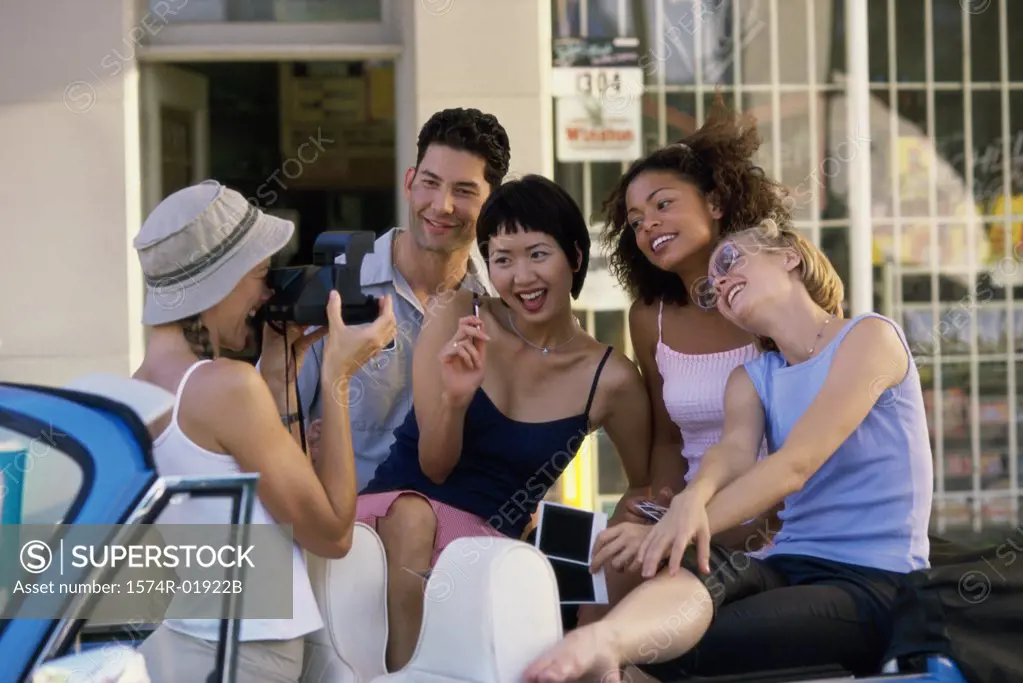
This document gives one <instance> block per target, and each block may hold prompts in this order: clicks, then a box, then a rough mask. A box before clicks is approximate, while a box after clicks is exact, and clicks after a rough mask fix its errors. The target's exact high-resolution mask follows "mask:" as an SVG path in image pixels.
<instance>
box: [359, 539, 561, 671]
mask: <svg viewBox="0 0 1023 683" xmlns="http://www.w3.org/2000/svg"><path fill="white" fill-rule="evenodd" d="M561 637H562V624H561V611H560V606H559V601H558V586H557V583H556V582H555V579H554V571H553V569H552V568H551V565H550V563H549V562H548V561H547V558H546V557H544V556H543V554H541V553H540V551H538V550H537V549H536V548H534V547H533V546H531V545H529V544H527V543H524V542H522V541H518V540H514V539H510V538H494V537H473V538H460V539H457V540H455V541H454V542H452V543H451V544H450V545H448V547H447V548H445V549H444V552H442V553H441V555H440V557H439V558H438V559H437V564H436V566H435V567H434V569H433V571H432V572H431V574H430V578H429V581H428V582H427V585H426V598H425V605H424V608H423V628H422V632H421V633H420V636H419V643H418V644H417V646H416V651H415V653H414V654H413V655H412V659H411V660H410V661H409V663H408V665H407V666H406V667H405V668H404V669H402V670H401V671H397V672H394V673H392V674H388V675H385V676H382V677H380V678H377V679H376V680H375V681H374V682H373V683H511V682H512V681H515V682H517V681H519V680H521V678H522V673H523V671H525V669H526V667H527V666H528V665H529V663H530V662H532V661H533V660H534V659H535V658H537V657H539V656H540V655H541V654H543V653H544V652H545V651H547V649H549V648H550V647H553V646H554V645H555V644H556V643H557V642H558V641H559V640H561Z"/></svg>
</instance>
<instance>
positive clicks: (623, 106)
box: [551, 38, 643, 162]
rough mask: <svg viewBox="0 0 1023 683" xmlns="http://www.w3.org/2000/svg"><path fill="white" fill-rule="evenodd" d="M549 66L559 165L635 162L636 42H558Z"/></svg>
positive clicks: (638, 145) (639, 93) (638, 111)
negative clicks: (552, 69) (550, 66)
mask: <svg viewBox="0 0 1023 683" xmlns="http://www.w3.org/2000/svg"><path fill="white" fill-rule="evenodd" d="M553 64H554V73H553V77H552V88H551V89H552V91H553V94H554V125H555V127H556V129H557V137H556V150H555V151H556V154H557V159H558V161H559V162H578V161H632V160H633V159H635V158H637V157H639V156H640V155H641V154H642V150H643V147H642V134H643V114H642V106H643V70H642V69H641V68H640V66H639V39H637V38H557V39H555V40H554V56H553Z"/></svg>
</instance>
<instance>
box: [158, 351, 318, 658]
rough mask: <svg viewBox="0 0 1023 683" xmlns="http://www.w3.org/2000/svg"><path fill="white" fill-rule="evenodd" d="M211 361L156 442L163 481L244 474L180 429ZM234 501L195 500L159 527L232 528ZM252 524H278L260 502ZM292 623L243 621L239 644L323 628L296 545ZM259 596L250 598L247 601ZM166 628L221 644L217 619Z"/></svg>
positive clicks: (164, 517)
mask: <svg viewBox="0 0 1023 683" xmlns="http://www.w3.org/2000/svg"><path fill="white" fill-rule="evenodd" d="M209 362H210V361H209V360H201V361H199V362H197V363H195V364H194V365H192V366H191V367H190V368H188V370H187V371H185V374H184V376H183V377H182V378H181V383H180V384H179V385H178V390H177V397H176V398H175V401H174V410H173V412H172V413H171V421H170V424H169V425H168V426H167V429H165V430H164V431H163V433H162V434H160V436H158V437H157V438H156V439H155V440H154V441H153V460H154V461H155V463H156V470H157V472H158V473H159V474H160V475H161V476H224V475H233V474H241V468H240V467H238V463H237V462H236V461H235V459H234V458H233V457H231V456H230V455H226V454H224V453H214V452H212V451H208V450H206V449H204V448H200V447H199V446H198V445H197V444H196V443H195V442H193V441H192V440H191V439H189V438H188V437H187V436H185V434H184V433H183V432H182V431H181V428H180V426H179V425H178V409H179V406H180V404H181V394H182V393H183V391H184V389H185V383H186V382H187V381H188V378H189V376H190V375H191V374H192V371H194V370H195V369H196V368H197V367H199V366H200V365H202V364H203V363H209ZM230 520H231V501H229V500H226V499H216V498H191V499H188V500H185V501H184V502H182V503H179V504H174V503H172V504H170V505H168V506H167V507H166V508H164V510H163V512H162V513H161V514H160V516H159V518H158V519H157V520H156V523H157V524H229V523H230ZM252 523H253V524H275V523H276V522H275V521H274V519H273V518H272V517H271V516H270V513H269V512H267V509H266V508H265V507H264V506H263V503H262V501H260V500H259V499H258V498H257V499H256V500H255V501H253V506H252ZM292 577H293V578H292V587H291V593H292V600H293V602H292V606H293V607H292V618H291V619H243V620H242V622H241V627H240V630H239V638H240V640H244V641H254V640H291V639H293V638H299V637H302V636H304V635H306V634H308V633H312V632H313V631H317V630H319V629H321V628H323V619H322V617H321V615H320V610H319V607H318V606H317V604H316V598H315V597H314V596H313V589H312V585H311V584H310V582H309V571H308V569H307V568H306V564H305V557H304V556H303V554H302V550H301V549H300V548H299V547H298V546H297V545H296V546H295V548H294V554H293V557H292ZM253 597H255V596H251V595H248V596H245V599H246V600H249V599H252V598H253ZM163 623H164V625H166V626H167V628H170V629H173V630H175V631H178V632H180V633H184V634H186V635H190V636H193V637H195V638H202V639H204V640H212V641H217V640H219V639H220V633H219V631H220V621H219V620H218V619H166V620H165V621H164V622H163Z"/></svg>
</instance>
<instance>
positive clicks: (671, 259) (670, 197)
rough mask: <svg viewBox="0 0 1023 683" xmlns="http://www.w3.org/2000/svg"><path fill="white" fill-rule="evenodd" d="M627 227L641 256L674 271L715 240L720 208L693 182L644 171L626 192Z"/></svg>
mask: <svg viewBox="0 0 1023 683" xmlns="http://www.w3.org/2000/svg"><path fill="white" fill-rule="evenodd" d="M625 206H626V211H627V220H628V223H629V227H630V228H631V229H632V230H633V231H634V232H635V234H636V245H637V246H638V247H639V250H640V251H641V252H643V255H644V256H646V258H647V259H648V260H649V261H650V262H651V263H653V264H654V265H655V266H657V267H658V268H661V269H662V270H675V269H676V268H678V266H679V265H681V264H683V263H685V262H686V261H687V260H689V259H691V258H693V257H694V256H697V255H699V254H701V253H703V254H705V253H706V250H707V249H708V248H709V247H710V245H711V244H712V243H713V240H714V239H715V235H716V230H717V228H716V226H715V221H717V220H719V219H720V218H721V215H722V214H721V211H720V210H719V209H718V208H717V207H715V206H713V205H712V203H711V202H710V201H708V200H707V199H706V198H705V197H704V196H703V195H702V194H701V193H700V190H699V189H698V188H697V187H696V186H695V185H693V184H692V183H689V182H686V181H685V180H682V179H681V178H680V177H679V176H678V175H677V174H675V173H672V172H670V171H645V172H643V173H640V174H639V175H638V176H636V178H635V179H634V180H633V181H632V182H631V183H630V184H629V187H628V190H627V191H626V193H625Z"/></svg>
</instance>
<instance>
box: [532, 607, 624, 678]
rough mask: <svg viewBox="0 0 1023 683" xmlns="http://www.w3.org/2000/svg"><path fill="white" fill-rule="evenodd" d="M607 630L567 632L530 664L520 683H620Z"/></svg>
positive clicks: (594, 628) (594, 626)
mask: <svg viewBox="0 0 1023 683" xmlns="http://www.w3.org/2000/svg"><path fill="white" fill-rule="evenodd" d="M616 650H617V648H616V645H615V642H614V638H613V636H612V634H611V633H610V632H609V631H608V629H607V627H606V626H605V625H604V624H602V623H600V622H598V623H596V624H591V625H590V626H583V627H581V628H577V629H576V630H574V631H571V632H570V633H569V634H568V635H566V636H565V638H564V639H563V640H562V641H561V642H560V643H558V644H557V645H555V646H554V647H553V648H551V650H550V651H548V652H547V653H545V654H544V655H542V656H541V657H540V658H539V659H537V660H536V661H534V662H533V663H532V664H530V665H529V667H528V668H527V669H526V672H525V674H524V675H523V677H522V680H523V681H524V683H569V682H571V683H622V676H621V671H620V670H619V665H620V659H619V657H618V656H617V654H616Z"/></svg>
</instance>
